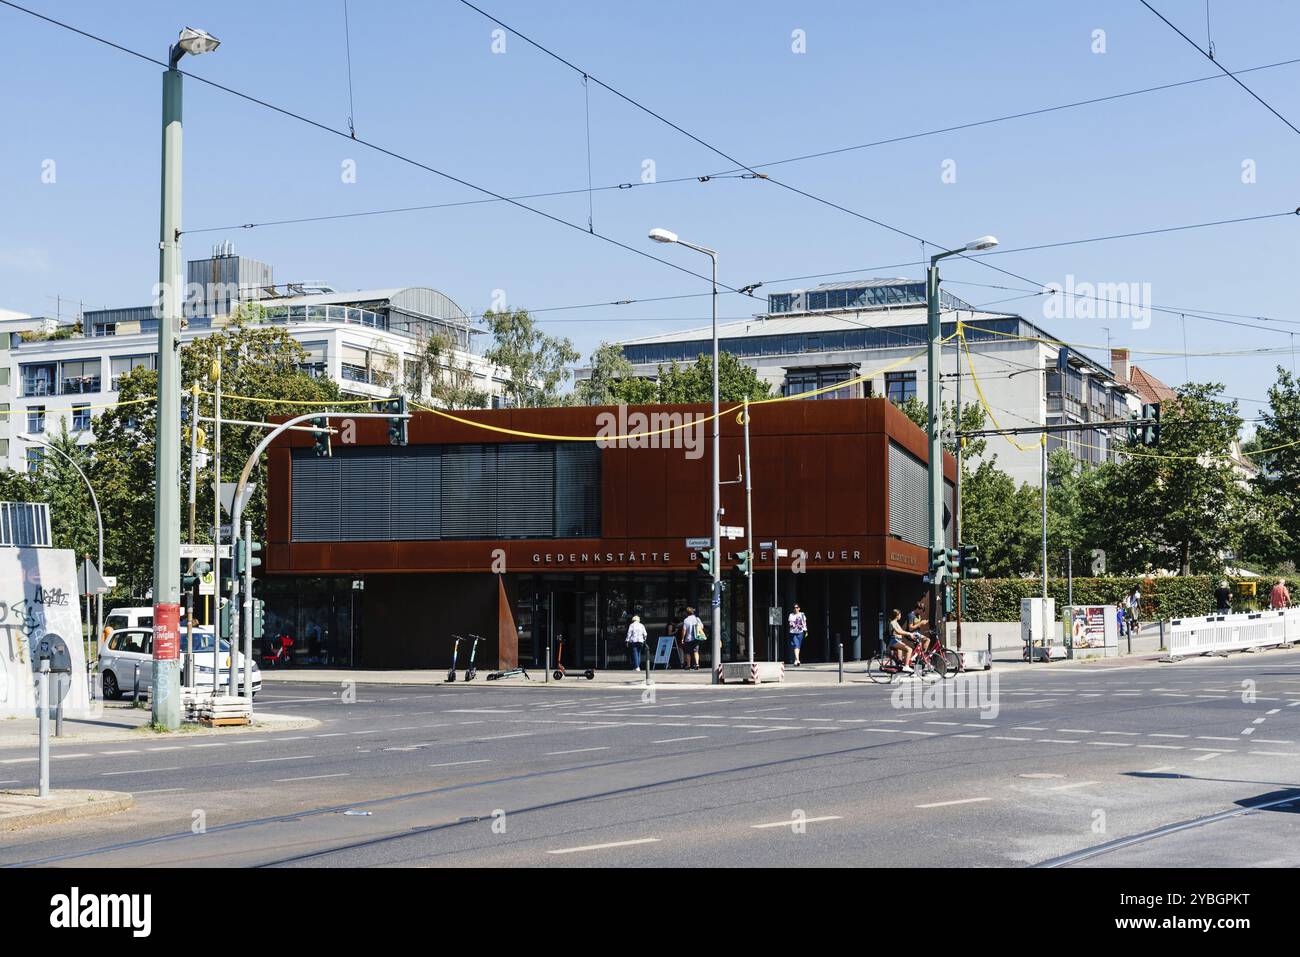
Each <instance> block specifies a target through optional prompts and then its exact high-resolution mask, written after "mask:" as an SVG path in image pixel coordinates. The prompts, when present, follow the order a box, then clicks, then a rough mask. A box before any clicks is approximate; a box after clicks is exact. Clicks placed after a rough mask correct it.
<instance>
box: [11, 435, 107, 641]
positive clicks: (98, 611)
mask: <svg viewBox="0 0 1300 957" xmlns="http://www.w3.org/2000/svg"><path fill="white" fill-rule="evenodd" d="M18 439H19V441H22V442H30V443H31V444H32V445H39V446H40V447H41V448H43V449H49V450H50V451H51V452H53V453H54V454H55V455H58V456H59V457H61V458H63V459H65V460H66V461H67V463H68V464H69V465H71V466H72V467H73V468H74V469H76V471H77V474H78V475H80V476H81V480H82V481H83V482H85V483H86V490H87V491H88V492H90V504H91V505H93V506H95V527H96V530H97V531H98V533H99V573H100V574H101V575H102V574H104V518H103V516H102V515H101V514H100V511H99V497H98V496H97V495H95V487H94V486H93V485H91V484H90V479H88V478H86V473H85V472H83V471H82V470H81V466H79V465H78V464H77V463H76V462H75V461H73V459H72V456H70V455H69V454H68V453H67V452H64V451H63V450H62V449H59V448H56V447H55V446H53V445H51V444H50V443H49V442H42V441H41V440H40V439H34V438H32V437H31V436H30V435H20V436H18ZM86 624H87V625H89V624H90V623H89V622H87V623H86ZM103 634H104V596H103V595H102V594H101V595H96V596H95V656H96V657H98V656H99V653H100V652H101V651H103V649H102V648H101V647H100V642H101V641H103V640H104V639H103Z"/></svg>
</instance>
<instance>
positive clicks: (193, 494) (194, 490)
mask: <svg viewBox="0 0 1300 957" xmlns="http://www.w3.org/2000/svg"><path fill="white" fill-rule="evenodd" d="M198 448H199V382H198V379H195V380H194V386H193V388H191V389H190V487H189V495H190V534H189V538H188V539H187V541H190V542H193V541H194V526H195V522H196V521H197V518H198V487H197V485H198V474H199V473H198V461H197V460H198V455H197V453H198ZM215 559H216V556H215V554H214V555H213V560H214V561H215ZM193 569H194V562H193V561H191V562H190V571H191V573H193ZM197 590H198V586H197V585H195V586H194V587H193V588H191V589H190V591H189V594H187V595H186V596H185V603H186V604H185V607H186V612H185V676H184V683H185V685H186V687H189V688H193V687H194V605H195V602H194V593H195V592H196V591H197Z"/></svg>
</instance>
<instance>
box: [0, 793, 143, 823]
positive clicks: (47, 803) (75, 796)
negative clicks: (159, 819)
mask: <svg viewBox="0 0 1300 957" xmlns="http://www.w3.org/2000/svg"><path fill="white" fill-rule="evenodd" d="M134 803H135V799H134V798H132V797H131V795H129V794H124V793H123V792H121V791H82V790H76V789H73V788H69V789H66V790H57V789H51V790H50V795H49V797H46V798H39V797H37V796H36V789H35V788H26V789H24V790H13V791H0V831H17V830H21V829H22V828H27V827H39V826H40V825H42V824H61V823H63V822H64V821H75V820H78V819H79V818H85V817H99V816H100V815H103V814H116V813H117V812H118V811H125V810H126V809H127V808H129V807H131V805H133V804H134Z"/></svg>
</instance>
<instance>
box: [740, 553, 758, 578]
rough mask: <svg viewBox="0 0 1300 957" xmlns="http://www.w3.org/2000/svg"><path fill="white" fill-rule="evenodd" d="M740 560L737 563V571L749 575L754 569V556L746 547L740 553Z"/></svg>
mask: <svg viewBox="0 0 1300 957" xmlns="http://www.w3.org/2000/svg"><path fill="white" fill-rule="evenodd" d="M739 557H740V561H739V562H738V563H737V564H736V571H738V572H740V573H741V574H742V575H748V574H750V573H751V572H752V571H753V570H754V556H753V554H752V553H751V552H750V551H749V550H748V549H746V550H745V551H743V552H740V553H739Z"/></svg>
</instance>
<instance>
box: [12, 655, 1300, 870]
mask: <svg viewBox="0 0 1300 957" xmlns="http://www.w3.org/2000/svg"><path fill="white" fill-rule="evenodd" d="M850 677H851V680H850V681H848V682H846V683H845V684H844V685H842V686H820V687H808V686H805V687H796V686H763V687H760V688H752V687H733V686H729V687H724V688H691V689H686V688H678V689H665V688H659V689H656V693H655V695H654V698H653V700H644V698H643V692H642V690H641V689H640V688H636V687H629V688H626V689H613V688H595V687H592V688H591V689H590V690H585V689H581V686H578V687H575V686H574V685H572V684H570V683H567V682H566V683H564V684H551V685H549V686H545V687H543V686H539V685H533V686H526V685H525V686H519V685H516V686H510V687H503V686H500V685H489V684H487V683H485V682H482V681H480V682H476V683H475V684H474V685H463V684H456V685H450V686H432V687H413V686H378V685H370V686H361V687H359V688H357V689H356V700H355V701H353V702H352V703H344V694H343V692H344V689H342V688H341V687H340V686H338V685H333V684H330V685H325V684H299V683H294V684H278V685H277V684H274V683H270V682H268V685H267V689H266V691H264V692H263V694H262V695H260V696H259V697H258V704H259V706H260V707H262V708H263V709H265V710H267V711H275V712H278V713H281V714H296V715H307V716H311V717H314V718H317V719H319V720H320V722H321V725H320V726H319V727H317V728H312V729H306V730H298V731H288V732H284V733H267V734H244V735H238V736H235V735H231V736H229V737H224V738H220V739H217V740H213V739H212V738H210V737H209V738H177V739H174V740H173V741H167V740H159V739H155V738H147V739H145V740H143V741H142V742H141V743H138V744H137V743H135V742H128V743H125V744H104V745H96V746H93V747H80V748H78V747H72V748H71V749H70V748H69V747H61V748H57V749H55V751H54V755H55V758H54V761H53V779H54V784H55V786H57V787H78V788H109V789H116V790H127V791H131V792H133V793H134V794H135V795H136V802H137V803H136V807H135V808H134V809H133V810H131V811H129V812H125V813H122V814H117V815H114V816H111V817H105V818H100V819H97V820H93V821H88V822H78V823H73V824H69V825H60V826H59V827H58V828H57V829H46V830H42V831H33V832H16V833H11V834H7V835H5V841H4V846H3V847H0V864H7V865H14V864H42V865H54V864H72V865H78V866H118V867H124V866H125V867H137V866H167V865H185V866H202V865H225V866H230V865H239V866H242V865H250V866H252V865H257V866H317V867H319V866H335V865H338V866H342V865H348V866H404V865H410V866H518V865H526V866H554V867H564V866H592V865H599V866H693V865H722V866H746V865H767V866H770V865H781V866H803V865H833V866H864V865H866V866H917V865H933V866H989V865H993V866H997V865H1004V866H1005V865H1011V866H1021V865H1044V864H1047V865H1052V866H1072V867H1087V866H1115V865H1138V866H1148V865H1150V866H1155V865H1161V866H1204V865H1210V864H1213V865H1216V866H1231V865H1267V866H1296V865H1300V814H1297V811H1300V652H1296V651H1270V652H1263V653H1260V654H1253V655H1248V654H1243V655H1237V656H1234V657H1232V658H1229V659H1192V660H1188V661H1184V662H1181V663H1178V664H1168V665H1122V666H1116V665H1101V664H1098V665H1082V666H1067V667H1059V666H1056V667H1054V666H1051V665H1046V666H1043V667H1041V668H1034V669H1031V670H1023V669H1022V670H1019V671H1016V672H1014V673H1006V674H1003V673H997V679H998V682H997V685H996V688H995V689H994V688H992V687H990V686H987V685H986V686H985V688H984V695H983V703H984V704H985V705H986V706H987V705H991V704H995V705H996V707H995V708H990V707H986V708H985V709H984V710H980V709H977V708H963V707H934V706H933V705H934V704H935V702H934V701H933V700H931V701H930V702H929V705H931V706H928V707H927V706H924V705H926V702H925V701H924V700H921V701H916V702H908V701H903V702H900V701H899V700H898V698H899V697H900V694H901V692H897V691H896V689H894V688H890V687H886V686H878V685H872V684H870V683H868V682H867V680H866V678H865V676H860V675H852V676H850ZM964 680H967V679H965V678H959V679H957V681H964ZM985 680H987V679H985ZM947 684H950V685H952V687H954V688H956V687H957V685H955V684H953V683H951V682H949V683H947ZM903 687H906V688H908V689H911V688H915V687H918V685H917V684H916V683H915V682H911V683H909V684H908V685H906V686H903ZM994 690H995V691H996V694H995V695H993V696H992V697H990V696H989V693H990V692H992V691H994ZM908 697H909V698H910V697H911V695H910V693H909V695H908ZM972 698H974V699H975V701H976V703H978V701H979V700H980V699H979V696H978V694H975V693H972ZM909 703H912V704H916V705H920V706H917V707H900V706H899V705H900V704H904V705H906V704H909ZM952 703H953V702H949V704H952ZM33 770H34V769H33V768H32V766H31V764H30V755H29V754H28V753H27V752H26V751H23V752H18V751H13V750H0V785H9V786H13V785H16V784H19V783H21V784H26V783H28V782H27V779H28V778H30V777H31V775H32V773H33Z"/></svg>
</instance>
